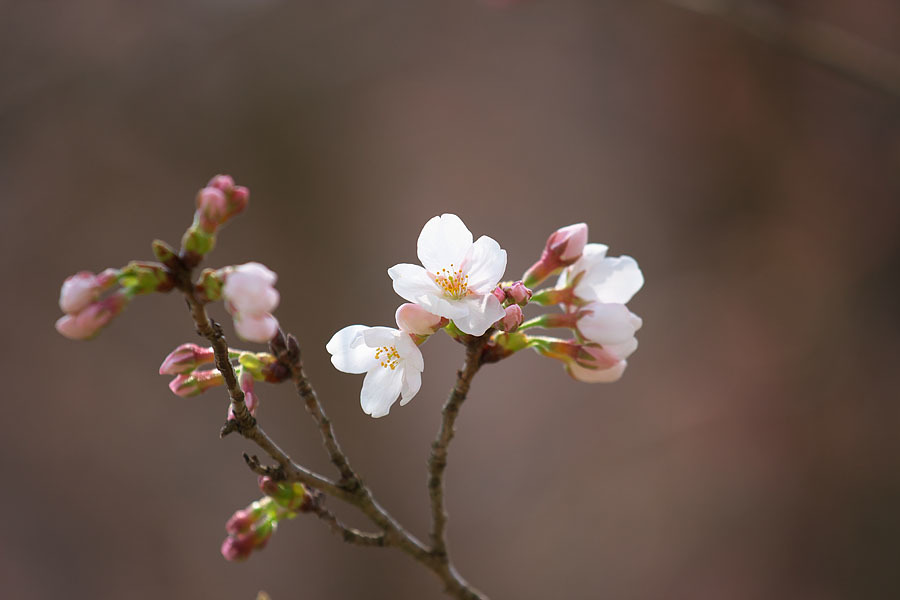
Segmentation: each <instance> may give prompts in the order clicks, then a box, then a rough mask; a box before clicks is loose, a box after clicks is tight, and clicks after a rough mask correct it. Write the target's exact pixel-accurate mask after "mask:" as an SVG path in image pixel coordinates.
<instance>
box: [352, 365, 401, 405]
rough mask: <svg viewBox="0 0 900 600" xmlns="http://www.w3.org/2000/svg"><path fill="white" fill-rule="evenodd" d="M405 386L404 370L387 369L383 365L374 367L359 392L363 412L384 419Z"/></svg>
mask: <svg viewBox="0 0 900 600" xmlns="http://www.w3.org/2000/svg"><path fill="white" fill-rule="evenodd" d="M402 386H403V369H402V368H398V369H385V368H384V367H382V366H381V365H378V366H375V367H373V368H372V369H371V370H370V371H369V372H368V373H367V374H366V378H365V379H364V380H363V385H362V390H360V392H359V404H360V406H362V409H363V412H364V413H366V414H367V415H372V416H373V417H375V418H378V417H383V416H384V415H386V414H388V412H389V411H390V410H391V405H392V404H393V403H394V402H396V401H397V397H398V396H399V395H400V388H401V387H402Z"/></svg>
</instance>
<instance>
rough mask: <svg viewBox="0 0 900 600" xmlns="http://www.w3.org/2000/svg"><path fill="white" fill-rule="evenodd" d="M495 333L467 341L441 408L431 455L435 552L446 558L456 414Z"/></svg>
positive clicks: (429, 481) (430, 486)
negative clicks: (447, 473)
mask: <svg viewBox="0 0 900 600" xmlns="http://www.w3.org/2000/svg"><path fill="white" fill-rule="evenodd" d="M491 333H492V332H490V331H488V333H486V334H485V335H483V336H481V337H479V338H476V339H475V340H473V341H472V342H471V343H469V344H467V346H466V361H465V364H464V365H463V368H462V369H461V370H460V371H458V372H457V378H456V385H455V386H454V387H453V389H452V390H451V391H450V396H449V397H448V398H447V402H446V403H445V404H444V407H443V409H442V410H441V414H442V419H441V427H440V429H439V430H438V433H437V437H436V438H435V440H434V442H432V444H431V455H430V456H429V458H428V472H429V477H428V493H429V496H430V498H431V521H432V525H431V544H432V553H433V554H434V555H435V556H437V557H439V558H442V559H443V560H447V542H446V540H445V534H444V532H445V530H446V527H447V512H446V510H445V509H444V470H445V469H446V468H447V452H448V448H449V446H450V441H451V440H452V439H453V434H454V433H455V432H454V424H455V423H456V417H457V416H458V415H459V409H460V407H461V406H462V403H463V402H464V401H465V399H466V396H467V394H468V392H469V386H470V385H471V384H472V378H473V377H474V376H475V373H477V372H478V369H479V368H480V367H481V365H482V360H481V359H482V352H483V350H484V347H485V344H486V343H487V341H488V340H489V339H490V334H491Z"/></svg>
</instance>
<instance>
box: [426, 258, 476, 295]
mask: <svg viewBox="0 0 900 600" xmlns="http://www.w3.org/2000/svg"><path fill="white" fill-rule="evenodd" d="M434 282H435V283H436V284H438V287H440V288H441V289H442V290H444V295H445V296H448V297H450V298H453V299H454V300H459V299H460V298H465V297H466V296H467V295H468V293H469V276H468V275H463V272H462V269H454V268H453V263H450V268H449V269H441V270H440V271H438V272H437V273H435V275H434Z"/></svg>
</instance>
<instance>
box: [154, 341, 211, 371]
mask: <svg viewBox="0 0 900 600" xmlns="http://www.w3.org/2000/svg"><path fill="white" fill-rule="evenodd" d="M215 360H216V356H215V353H214V352H213V349H212V348H203V347H201V346H198V345H197V344H182V345H180V346H178V347H177V348H175V349H174V350H173V351H172V352H170V353H169V355H168V356H167V357H166V358H165V360H163V363H162V364H161V365H160V367H159V374H160V375H178V374H180V373H190V372H191V371H193V370H194V369H196V368H197V367H199V366H201V365H206V364H210V363H213V362H215Z"/></svg>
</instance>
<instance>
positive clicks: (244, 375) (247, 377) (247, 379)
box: [238, 369, 259, 416]
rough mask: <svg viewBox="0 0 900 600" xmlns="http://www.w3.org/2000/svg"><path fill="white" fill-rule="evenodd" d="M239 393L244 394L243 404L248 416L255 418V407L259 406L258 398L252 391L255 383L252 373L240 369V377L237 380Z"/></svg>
mask: <svg viewBox="0 0 900 600" xmlns="http://www.w3.org/2000/svg"><path fill="white" fill-rule="evenodd" d="M238 383H239V384H240V386H241V391H243V392H244V404H245V405H246V406H247V410H249V411H250V414H251V415H253V416H256V407H257V406H259V396H257V395H256V393H255V392H254V391H253V388H254V385H255V384H256V381H255V380H254V379H253V373H251V372H250V370H249V369H241V377H240V379H239V380H238Z"/></svg>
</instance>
